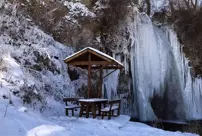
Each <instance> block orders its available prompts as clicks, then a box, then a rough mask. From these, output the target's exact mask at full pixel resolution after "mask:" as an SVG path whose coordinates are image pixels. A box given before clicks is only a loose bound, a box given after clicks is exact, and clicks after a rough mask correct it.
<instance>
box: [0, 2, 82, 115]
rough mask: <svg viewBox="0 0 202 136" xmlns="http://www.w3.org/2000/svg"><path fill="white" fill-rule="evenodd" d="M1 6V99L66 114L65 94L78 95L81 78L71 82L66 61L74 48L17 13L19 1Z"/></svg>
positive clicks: (40, 109)
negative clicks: (55, 38) (15, 3)
mask: <svg viewBox="0 0 202 136" xmlns="http://www.w3.org/2000/svg"><path fill="white" fill-rule="evenodd" d="M0 6H1V8H0V85H1V87H0V99H2V98H4V99H11V101H12V103H13V104H14V105H16V106H18V105H23V104H25V105H29V106H30V107H32V108H33V109H36V110H39V111H41V112H43V113H46V112H47V113H48V114H64V105H63V104H61V100H62V98H63V97H64V96H66V97H67V96H72V95H75V94H74V93H75V90H76V89H77V87H79V85H80V84H78V83H77V82H80V81H79V80H77V81H75V82H70V81H71V80H70V78H69V75H68V73H67V66H66V64H65V63H64V62H63V59H64V58H65V57H67V56H69V55H70V54H72V53H73V48H72V47H68V46H65V45H62V44H60V43H58V42H56V41H55V40H54V39H53V38H52V37H51V36H49V35H47V34H45V33H44V32H43V31H41V30H40V29H39V28H38V27H36V26H35V25H34V24H33V23H32V21H31V20H30V19H27V18H25V17H24V16H22V15H20V14H17V13H16V9H17V6H16V5H12V4H9V3H6V2H4V3H3V4H1V5H0ZM81 81H82V80H81ZM75 84H78V85H75ZM50 111H52V112H50Z"/></svg>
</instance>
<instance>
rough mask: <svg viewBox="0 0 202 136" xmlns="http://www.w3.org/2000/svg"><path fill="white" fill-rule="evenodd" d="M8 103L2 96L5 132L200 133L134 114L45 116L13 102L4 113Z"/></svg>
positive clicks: (34, 135)
mask: <svg viewBox="0 0 202 136" xmlns="http://www.w3.org/2000/svg"><path fill="white" fill-rule="evenodd" d="M7 103H8V101H7V100H0V120H1V124H0V135H1V136H81V135H84V136H103V135H105V136H112V135H116V136H170V135H172V136H197V135H196V134H190V133H181V132H169V131H164V130H160V129H157V128H152V127H150V126H147V125H145V124H142V123H137V122H129V119H130V118H129V117H128V116H124V115H121V116H119V117H113V118H112V119H111V120H107V119H106V120H101V119H100V118H98V119H92V118H88V119H86V118H78V117H66V116H52V117H45V116H42V115H41V114H39V113H35V112H33V111H31V110H27V112H22V111H21V110H18V109H21V107H20V108H17V107H15V106H11V105H9V106H8V109H7V113H6V116H5V117H4V115H5V109H6V105H7ZM22 108H23V107H22ZM23 109H24V108H23ZM8 128H9V129H8Z"/></svg>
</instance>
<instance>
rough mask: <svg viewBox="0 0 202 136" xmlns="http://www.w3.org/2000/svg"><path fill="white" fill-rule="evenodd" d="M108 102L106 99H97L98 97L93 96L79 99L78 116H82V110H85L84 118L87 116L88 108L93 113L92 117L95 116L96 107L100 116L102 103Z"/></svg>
mask: <svg viewBox="0 0 202 136" xmlns="http://www.w3.org/2000/svg"><path fill="white" fill-rule="evenodd" d="M107 102H108V99H99V98H94V99H80V100H79V103H80V105H81V109H80V113H79V117H82V115H83V114H84V111H86V118H88V117H89V112H90V109H91V111H92V114H93V118H96V111H97V108H98V115H99V116H101V108H102V104H103V105H105V104H106V103H107Z"/></svg>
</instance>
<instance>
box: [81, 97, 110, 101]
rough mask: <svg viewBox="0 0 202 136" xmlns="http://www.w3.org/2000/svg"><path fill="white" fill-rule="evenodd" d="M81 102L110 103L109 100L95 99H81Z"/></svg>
mask: <svg viewBox="0 0 202 136" xmlns="http://www.w3.org/2000/svg"><path fill="white" fill-rule="evenodd" d="M79 101H82V102H99V101H108V99H99V98H94V99H80V100H79Z"/></svg>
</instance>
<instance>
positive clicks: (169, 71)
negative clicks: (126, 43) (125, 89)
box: [131, 14, 202, 120]
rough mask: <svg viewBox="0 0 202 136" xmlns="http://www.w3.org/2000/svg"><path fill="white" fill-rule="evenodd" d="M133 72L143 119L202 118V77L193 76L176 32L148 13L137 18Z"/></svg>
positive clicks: (136, 100) (136, 101)
mask: <svg viewBox="0 0 202 136" xmlns="http://www.w3.org/2000/svg"><path fill="white" fill-rule="evenodd" d="M131 71H132V77H133V88H134V90H133V95H134V99H135V103H134V107H135V109H136V110H135V112H137V113H134V115H135V116H137V117H138V118H140V120H155V119H157V118H161V119H172V120H173V119H177V120H184V119H193V118H194V119H196V118H197V119H198V118H202V107H201V106H200V103H202V93H201V87H202V80H201V79H193V78H192V76H191V74H190V68H189V66H188V60H187V59H186V58H185V56H184V54H183V52H182V51H181V46H180V44H179V42H178V39H177V36H176V34H175V33H174V32H173V31H172V30H171V29H169V28H160V27H158V26H155V25H153V24H152V21H151V20H150V18H149V17H148V16H147V15H146V14H138V15H137V17H136V21H135V30H134V44H133V45H132V49H131ZM136 114H137V115H136Z"/></svg>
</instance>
